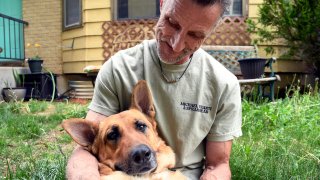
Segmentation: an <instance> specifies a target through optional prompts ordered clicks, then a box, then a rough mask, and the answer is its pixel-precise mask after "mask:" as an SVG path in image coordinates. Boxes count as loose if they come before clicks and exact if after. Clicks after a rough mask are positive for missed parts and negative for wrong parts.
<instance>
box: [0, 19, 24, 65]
mask: <svg viewBox="0 0 320 180" xmlns="http://www.w3.org/2000/svg"><path fill="white" fill-rule="evenodd" d="M25 25H28V22H26V21H23V20H20V19H17V18H13V17H10V16H7V15H4V14H1V13H0V62H4V61H6V62H8V61H9V62H10V61H16V60H24V59H25V46H24V27H25Z"/></svg>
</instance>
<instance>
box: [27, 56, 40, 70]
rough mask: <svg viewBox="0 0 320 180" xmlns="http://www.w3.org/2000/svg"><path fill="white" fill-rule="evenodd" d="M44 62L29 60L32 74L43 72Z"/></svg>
mask: <svg viewBox="0 0 320 180" xmlns="http://www.w3.org/2000/svg"><path fill="white" fill-rule="evenodd" d="M42 63H43V60H32V59H31V60H28V64H29V68H30V71H31V73H39V72H41V71H42Z"/></svg>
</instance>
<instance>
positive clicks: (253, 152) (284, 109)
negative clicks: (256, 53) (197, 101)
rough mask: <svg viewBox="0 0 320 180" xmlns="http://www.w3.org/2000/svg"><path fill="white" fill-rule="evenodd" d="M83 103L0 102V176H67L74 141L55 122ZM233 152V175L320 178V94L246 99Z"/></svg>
mask: <svg viewBox="0 0 320 180" xmlns="http://www.w3.org/2000/svg"><path fill="white" fill-rule="evenodd" d="M86 107H87V105H78V104H71V103H49V102H42V101H34V100H33V101H30V102H28V103H21V102H17V103H0V124H1V127H0V135H1V136H0V179H65V167H66V162H67V158H68V156H69V155H70V153H71V150H72V149H73V145H74V144H72V143H71V142H72V140H71V138H70V137H69V136H68V135H66V133H64V132H63V131H62V128H61V127H60V126H59V124H60V123H61V121H62V120H64V119H67V118H71V117H84V116H85V114H86V110H87V109H86ZM70 144H71V145H70ZM231 156H232V157H231V162H230V166H231V169H232V174H233V177H232V179H253V180H256V179H272V180H273V179H279V180H282V179H299V180H300V179H301V180H304V179H320V95H319V94H312V93H306V94H304V95H301V94H298V93H297V91H294V93H293V94H292V95H291V98H285V99H280V100H277V101H275V102H266V101H263V100H261V101H259V102H258V103H254V102H252V101H247V100H244V101H243V136H242V137H240V138H238V139H236V140H234V145H233V151H232V155H231Z"/></svg>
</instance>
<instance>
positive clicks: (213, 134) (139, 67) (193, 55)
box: [67, 0, 242, 179]
mask: <svg viewBox="0 0 320 180" xmlns="http://www.w3.org/2000/svg"><path fill="white" fill-rule="evenodd" d="M226 4H227V3H226V2H225V1H223V0H165V1H163V2H162V1H161V3H160V7H161V15H160V18H159V21H158V23H157V25H156V40H148V41H144V42H143V43H142V44H140V45H137V46H135V47H133V48H130V49H127V50H124V51H120V52H118V53H117V54H115V55H114V56H113V57H111V58H110V59H109V60H108V61H107V62H106V63H105V64H104V65H103V67H102V69H101V70H100V72H99V74H98V76H97V80H96V87H95V92H94V97H93V100H92V103H91V104H90V106H89V109H90V110H89V112H88V114H87V117H86V119H88V120H94V121H96V122H99V121H100V120H102V119H103V118H105V117H106V116H109V115H111V114H115V113H118V112H120V111H122V110H126V109H127V108H128V107H129V105H130V96H131V90H132V88H133V86H134V85H135V84H136V83H137V82H138V80H141V79H144V80H146V81H147V83H148V84H149V87H150V90H151V92H152V96H153V98H154V106H155V110H156V119H157V123H158V129H159V133H160V135H161V136H162V137H163V138H164V139H165V141H166V142H167V143H168V145H170V146H171V147H172V148H173V150H174V151H175V153H176V161H177V164H176V168H175V169H178V170H180V171H181V172H183V173H184V174H185V175H186V176H188V177H189V179H199V178H201V179H230V178H231V171H230V167H229V158H230V153H231V146H232V139H234V138H235V137H239V136H241V134H242V132H241V97H240V87H239V83H238V81H237V79H236V77H235V76H234V75H233V74H232V73H230V72H229V71H228V70H226V69H225V68H224V67H223V66H222V65H221V64H220V63H218V62H217V61H216V60H214V59H213V58H212V57H211V56H210V55H208V54H207V53H206V52H205V51H203V50H202V49H199V48H200V46H201V44H202V43H203V42H204V40H205V38H206V37H207V36H208V35H209V34H210V33H211V32H212V30H213V28H214V27H215V26H216V24H217V23H218V21H219V19H220V17H221V15H222V13H223V11H224V8H225V6H226ZM204 157H205V160H204ZM204 166H205V170H203V167H204ZM97 169H98V167H97V160H96V159H95V158H94V157H93V156H92V155H90V154H89V153H88V152H86V151H84V150H82V149H80V148H78V149H76V150H75V151H74V153H73V155H72V157H71V158H70V160H69V162H68V168H67V174H68V177H69V178H71V179H78V178H79V179H80V178H81V179H86V178H88V179H94V177H96V178H98V176H99V174H98V170H97ZM81 172H84V173H82V174H81Z"/></svg>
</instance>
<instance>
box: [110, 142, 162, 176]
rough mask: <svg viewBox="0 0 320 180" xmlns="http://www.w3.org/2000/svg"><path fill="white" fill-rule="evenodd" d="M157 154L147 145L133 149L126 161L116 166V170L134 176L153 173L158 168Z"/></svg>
mask: <svg viewBox="0 0 320 180" xmlns="http://www.w3.org/2000/svg"><path fill="white" fill-rule="evenodd" d="M157 166H158V164H157V160H156V156H155V152H154V151H152V150H151V149H150V148H149V147H148V146H146V145H139V146H137V147H135V148H133V149H132V150H131V152H130V154H129V156H128V158H127V160H126V161H124V162H120V163H117V164H115V170H117V171H122V172H125V173H126V174H129V175H133V176H142V175H145V174H148V173H151V172H152V171H154V170H155V169H156V168H157Z"/></svg>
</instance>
